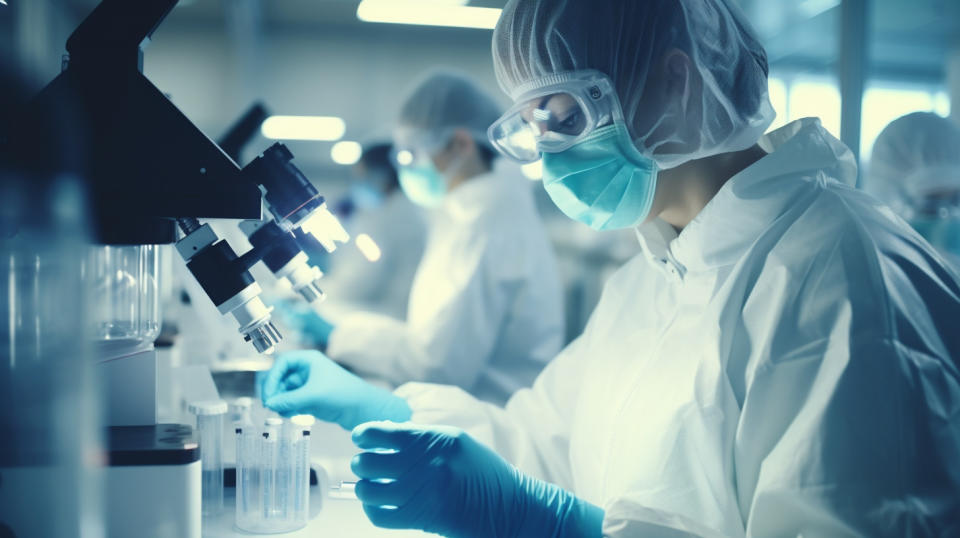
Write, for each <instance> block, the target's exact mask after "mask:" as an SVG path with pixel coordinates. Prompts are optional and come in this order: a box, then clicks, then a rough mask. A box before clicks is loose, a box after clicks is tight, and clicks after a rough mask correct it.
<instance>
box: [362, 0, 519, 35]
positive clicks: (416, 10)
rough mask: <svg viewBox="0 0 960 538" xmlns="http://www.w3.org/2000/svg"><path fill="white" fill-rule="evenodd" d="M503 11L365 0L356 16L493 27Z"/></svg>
mask: <svg viewBox="0 0 960 538" xmlns="http://www.w3.org/2000/svg"><path fill="white" fill-rule="evenodd" d="M501 11H503V10H502V9H499V8H493V7H476V6H462V5H456V3H455V2H439V1H435V0H434V1H424V0H363V1H362V2H360V5H359V6H357V18H358V19H360V20H361V21H364V22H385V23H392V24H418V25H422V26H452V27H456V28H479V29H483V30H493V28H494V27H495V26H496V25H497V20H499V19H500V12H501Z"/></svg>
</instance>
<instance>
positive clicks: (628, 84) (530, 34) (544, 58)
mask: <svg viewBox="0 0 960 538" xmlns="http://www.w3.org/2000/svg"><path fill="white" fill-rule="evenodd" d="M671 49H679V50H681V51H683V52H685V53H686V54H687V55H688V56H689V57H690V58H691V60H692V61H693V64H694V65H695V66H696V71H697V72H698V73H699V74H700V78H702V80H703V89H702V91H701V92H698V93H699V94H700V95H696V94H694V93H693V90H692V88H691V83H690V81H688V84H687V90H686V91H687V92H690V93H689V94H688V95H685V96H683V98H678V99H677V104H676V105H675V106H671V107H670V110H656V111H655V112H654V115H656V116H658V117H653V118H651V117H650V116H651V114H650V112H651V105H650V99H646V100H645V99H644V90H645V88H646V86H647V78H648V76H649V74H650V73H651V69H652V68H653V67H654V66H655V65H656V64H657V63H658V62H660V61H661V60H662V59H663V58H664V57H665V55H666V53H667V52H669V51H670V50H671ZM493 59H494V68H495V70H496V74H497V79H498V80H499V82H500V85H501V87H502V88H503V90H504V91H505V92H507V94H509V95H510V96H511V97H512V98H513V99H514V100H517V99H518V98H519V97H520V96H519V95H515V94H514V91H515V90H516V89H517V88H518V87H519V86H521V85H523V84H526V83H529V82H530V81H533V80H535V79H538V78H540V77H544V76H546V75H550V74H553V73H558V72H563V71H574V70H581V69H596V70H598V71H601V72H603V73H605V74H606V75H607V76H609V77H610V79H611V80H612V82H613V84H614V86H615V87H616V90H617V95H618V97H619V99H620V103H621V105H622V107H623V113H624V117H625V118H626V121H627V122H628V127H629V128H630V130H631V135H632V136H633V137H634V141H635V142H636V144H637V147H638V149H639V150H640V151H641V152H644V153H645V154H647V155H649V156H651V157H653V158H654V160H656V161H657V163H658V164H659V165H660V167H661V168H672V167H674V166H677V165H679V164H682V163H684V162H686V161H689V160H693V159H699V158H702V157H707V156H710V155H715V154H718V153H725V152H729V151H738V150H742V149H746V148H748V147H750V146H752V145H753V144H755V143H756V141H757V140H759V138H760V137H761V136H762V135H763V133H764V131H766V129H767V127H769V125H770V123H771V122H772V121H773V118H774V116H775V113H774V111H773V107H772V106H771V105H770V101H769V98H768V95H767V57H766V52H765V51H764V49H763V47H762V46H761V45H760V43H759V41H758V40H757V38H756V37H755V36H754V33H753V30H752V29H751V28H750V26H749V25H748V23H747V22H746V19H745V18H744V16H743V14H742V13H741V12H740V10H739V8H737V7H736V6H733V5H731V3H730V2H729V0H604V1H602V2H598V1H596V0H510V2H509V3H508V4H507V6H506V8H504V10H503V14H502V15H501V18H500V21H499V23H498V24H497V27H496V30H495V31H494V35H493ZM697 100H699V102H697Z"/></svg>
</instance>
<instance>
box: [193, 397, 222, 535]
mask: <svg viewBox="0 0 960 538" xmlns="http://www.w3.org/2000/svg"><path fill="white" fill-rule="evenodd" d="M190 413H192V414H193V415H195V416H196V417H197V432H198V433H199V435H200V461H201V468H202V473H201V483H202V491H203V500H202V501H201V503H200V507H201V509H202V511H203V515H204V516H205V517H206V516H214V515H217V514H219V513H220V512H222V511H223V433H224V431H223V419H224V416H225V415H226V414H227V402H224V401H223V400H209V401H203V402H194V403H191V404H190Z"/></svg>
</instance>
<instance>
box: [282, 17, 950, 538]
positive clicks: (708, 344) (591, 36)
mask: <svg viewBox="0 0 960 538" xmlns="http://www.w3.org/2000/svg"><path fill="white" fill-rule="evenodd" d="M493 56H494V65H495V69H496V73H497V76H498V79H499V81H500V84H501V86H502V87H503V89H504V90H505V91H506V92H507V93H508V94H509V95H510V96H511V97H512V98H513V100H514V101H515V103H516V106H515V107H514V108H512V109H510V110H509V111H508V112H507V113H506V114H505V115H504V116H503V117H501V119H500V120H498V121H497V122H496V123H494V124H493V125H492V126H491V129H490V135H491V139H492V140H493V142H494V144H495V146H496V147H497V148H498V149H499V150H500V151H502V152H504V153H505V154H506V155H508V156H510V157H511V158H513V159H515V160H518V161H521V162H527V161H533V160H535V159H538V158H542V159H543V168H544V185H545V188H546V189H547V191H548V192H549V193H550V195H551V197H552V199H553V201H554V202H555V203H556V204H557V205H558V206H559V207H560V209H562V210H563V212H564V213H566V214H567V215H568V216H570V217H572V218H574V219H577V220H579V221H581V222H585V223H587V224H589V225H590V226H592V227H594V228H597V229H613V228H623V227H634V226H635V227H636V230H637V236H638V238H639V241H640V245H641V247H642V253H641V254H639V255H637V256H636V257H635V258H634V259H632V260H631V261H629V262H627V263H626V265H624V266H623V267H622V268H621V269H620V270H619V271H618V272H617V273H616V274H615V275H614V276H613V277H611V278H610V280H608V281H607V284H606V288H605V291H604V294H603V296H602V298H601V299H600V303H599V304H598V306H597V308H596V310H595V311H594V313H593V315H592V317H591V318H590V321H589V323H588V325H587V327H586V329H585V331H584V333H583V334H582V335H581V336H580V337H579V338H577V339H576V340H575V341H574V342H573V343H571V344H570V345H569V346H568V347H567V348H566V349H565V350H564V351H563V352H561V353H560V355H559V356H558V357H557V358H556V359H554V360H553V361H551V362H550V364H549V365H548V366H547V368H546V369H545V370H544V371H543V373H541V374H540V376H539V377H538V379H537V381H536V382H535V383H534V385H533V387H532V388H530V389H524V390H521V391H519V392H517V393H516V394H515V395H514V396H513V397H512V398H511V399H510V401H509V402H508V403H507V404H506V406H505V407H503V408H500V407H496V406H494V405H490V404H485V403H482V402H479V401H477V400H476V399H475V398H473V397H471V396H469V395H468V394H466V393H464V392H463V391H461V390H459V389H457V388H455V387H446V386H440V385H430V384H424V383H410V384H407V385H404V386H402V387H400V388H399V389H397V390H396V391H395V392H393V393H391V392H387V391H384V390H380V389H375V388H373V387H370V386H369V385H366V384H364V382H363V381H361V380H359V379H357V378H355V377H352V376H351V375H350V374H348V373H346V372H344V371H343V370H342V369H340V368H339V367H338V366H337V365H336V364H335V363H333V362H332V361H330V360H329V359H327V358H326V357H323V356H322V355H320V354H319V353H316V352H295V353H292V354H288V355H281V356H280V359H279V360H278V364H277V365H276V367H275V368H274V369H273V370H271V372H270V374H269V375H268V376H267V379H266V382H265V384H264V394H265V395H266V403H267V405H268V406H271V407H278V408H281V409H283V410H284V412H291V411H293V409H289V408H284V406H283V405H282V404H283V403H284V400H286V399H289V398H291V396H292V395H294V394H298V396H297V397H296V398H297V399H298V401H300V402H303V403H305V404H306V405H304V406H303V407H301V408H300V410H303V411H307V412H310V413H313V414H315V415H317V416H318V417H320V418H323V419H325V420H332V421H336V422H338V423H340V424H341V425H343V426H345V427H356V428H355V429H354V430H353V439H354V442H355V443H356V444H357V445H358V446H359V447H360V448H361V449H362V450H364V452H361V453H360V454H359V455H357V456H356V457H355V458H354V460H353V462H352V468H353V470H354V472H355V473H356V474H357V475H359V476H360V477H361V479H362V480H360V482H359V483H358V484H357V486H356V493H357V496H358V497H359V498H360V500H361V501H362V502H363V503H364V510H365V511H366V513H367V515H368V517H369V518H370V519H371V520H372V521H373V523H375V524H376V525H379V526H383V527H404V528H418V529H424V530H427V531H431V532H437V533H440V534H446V535H448V536H525V537H537V536H554V537H556V536H564V537H566V536H579V537H598V536H601V535H602V536H609V537H628V536H629V537H634V536H702V537H707V536H709V537H715V536H951V535H957V534H958V533H960V520H958V519H957V514H960V496H958V495H957V492H958V491H960V460H958V459H957V454H960V370H958V365H957V361H956V357H960V332H958V331H957V330H956V320H957V319H960V283H958V281H957V280H956V276H955V273H953V272H952V271H950V270H949V269H947V268H946V267H945V266H944V264H943V262H942V258H941V257H940V256H938V255H937V254H936V253H935V252H934V251H933V249H932V248H931V247H930V246H929V245H928V244H927V243H926V242H925V241H923V240H922V239H921V238H920V236H919V235H917V234H916V233H913V232H912V231H911V230H910V229H909V227H908V226H907V225H906V223H905V222H903V220H902V219H899V218H897V217H896V216H895V215H893V214H892V213H891V212H890V211H889V210H888V209H886V207H885V206H883V205H882V204H880V203H879V202H878V201H877V200H876V199H875V198H873V197H872V196H869V195H867V194H866V193H863V192H860V191H858V190H856V189H855V188H853V183H854V181H855V178H856V166H855V162H854V158H853V155H852V153H851V152H850V150H849V149H848V148H846V147H845V146H844V145H843V144H842V143H841V142H840V141H838V140H836V139H835V138H833V137H832V136H831V135H830V134H829V133H828V132H827V131H825V130H824V129H823V127H822V126H821V125H820V122H819V121H818V120H816V119H813V118H807V119H802V120H799V121H796V122H793V123H790V124H788V125H786V126H784V127H783V128H781V129H778V130H776V131H773V132H771V133H769V134H767V135H766V136H764V132H765V131H766V129H767V127H768V126H769V125H770V123H771V121H772V119H773V116H774V113H773V110H772V108H771V106H770V103H769V99H768V94H767V74H768V71H767V69H768V66H767V58H766V53H765V51H764V49H763V47H762V46H761V45H760V43H759V42H758V40H757V38H756V35H755V34H754V32H753V30H752V29H751V28H750V27H749V25H748V23H747V22H746V20H745V18H744V16H743V14H742V13H741V12H740V11H739V9H738V8H737V6H736V4H735V3H734V2H733V1H732V0H651V1H636V0H610V1H605V2H596V1H593V0H510V1H509V2H508V3H507V5H506V7H505V8H504V11H503V13H502V16H501V18H500V19H499V22H498V24H497V27H496V30H495V31H494V36H493ZM371 420H389V421H392V422H372V423H366V421H371ZM405 421H409V422H405ZM436 424H441V425H442V426H435V425H436ZM383 449H387V450H388V451H389V452H387V451H384V450H383Z"/></svg>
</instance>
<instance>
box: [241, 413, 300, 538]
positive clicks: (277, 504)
mask: <svg viewBox="0 0 960 538" xmlns="http://www.w3.org/2000/svg"><path fill="white" fill-rule="evenodd" d="M312 423H313V421H312V418H310V417H294V418H293V419H289V420H287V419H279V418H275V417H271V418H268V419H266V420H265V421H264V424H263V426H261V427H254V426H252V425H250V426H237V427H236V429H235V435H236V444H237V482H236V488H237V495H236V498H237V501H236V515H235V524H236V526H237V528H239V529H241V530H245V531H249V532H256V533H276V532H289V531H293V530H296V529H299V528H302V527H304V526H305V525H306V524H307V517H308V514H309V505H310V427H311V425H312Z"/></svg>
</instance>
